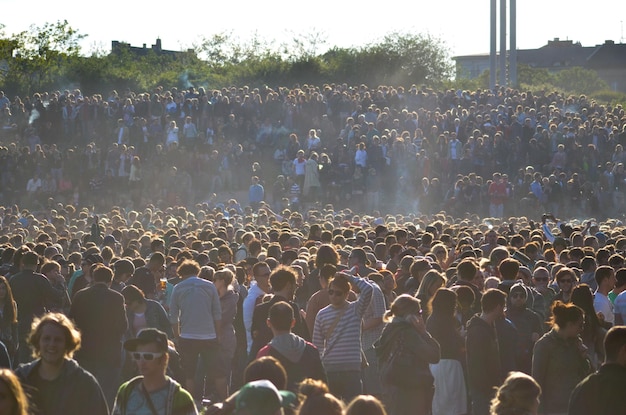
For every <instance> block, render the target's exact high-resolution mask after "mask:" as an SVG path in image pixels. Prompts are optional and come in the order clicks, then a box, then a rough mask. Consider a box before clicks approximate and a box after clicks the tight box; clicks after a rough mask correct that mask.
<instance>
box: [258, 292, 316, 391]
mask: <svg viewBox="0 0 626 415" xmlns="http://www.w3.org/2000/svg"><path fill="white" fill-rule="evenodd" d="M295 323H296V320H295V318H294V313H293V308H292V307H291V305H289V303H287V302H285V301H279V302H277V303H275V304H274V305H272V307H270V310H269V316H268V319H267V324H268V325H269V326H270V328H271V329H272V333H273V335H274V337H273V338H272V340H270V342H269V343H268V344H267V345H266V346H264V347H263V348H261V350H259V352H258V353H257V358H260V357H263V356H272V357H275V358H276V359H278V361H279V362H280V363H281V364H282V365H283V367H284V368H285V370H286V371H287V379H288V385H287V389H288V390H290V391H292V392H297V389H298V384H299V383H300V382H302V380H304V379H305V378H311V379H319V380H322V381H324V382H325V381H326V373H325V372H324V367H323V366H322V361H321V360H320V355H319V352H318V350H317V348H316V347H315V346H314V345H313V344H312V343H309V342H307V341H306V340H305V339H303V338H302V337H300V336H298V335H296V334H294V333H292V332H291V328H292V327H293V326H294V325H295Z"/></svg>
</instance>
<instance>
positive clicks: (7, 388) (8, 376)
mask: <svg viewBox="0 0 626 415" xmlns="http://www.w3.org/2000/svg"><path fill="white" fill-rule="evenodd" d="M0 383H1V384H2V385H3V386H0V395H4V399H5V400H7V401H8V403H7V404H8V405H7V406H8V408H11V410H10V412H8V413H9V414H10V415H27V414H28V413H29V412H28V399H27V398H26V394H25V393H24V389H22V384H21V383H20V380H19V379H18V377H17V376H16V375H15V373H13V371H11V370H10V369H0Z"/></svg>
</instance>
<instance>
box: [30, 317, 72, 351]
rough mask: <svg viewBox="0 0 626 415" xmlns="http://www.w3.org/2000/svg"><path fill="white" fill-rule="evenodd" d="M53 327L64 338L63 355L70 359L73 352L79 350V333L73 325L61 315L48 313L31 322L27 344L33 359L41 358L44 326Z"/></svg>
mask: <svg viewBox="0 0 626 415" xmlns="http://www.w3.org/2000/svg"><path fill="white" fill-rule="evenodd" d="M48 325H50V326H53V327H56V328H58V329H60V330H61V332H62V333H63V336H64V340H65V344H64V352H65V353H64V354H65V357H66V358H71V357H72V356H73V355H74V352H75V351H76V350H78V349H79V348H80V332H79V331H78V329H77V328H76V327H75V326H74V323H72V321H71V320H70V319H69V318H68V317H66V316H65V315H64V314H61V313H48V314H45V315H44V316H42V317H40V318H36V319H35V320H34V321H33V324H32V329H31V332H30V336H29V338H28V343H29V344H30V346H31V348H32V349H33V357H34V358H36V359H37V358H39V357H41V339H42V334H43V331H44V329H45V328H46V326H48Z"/></svg>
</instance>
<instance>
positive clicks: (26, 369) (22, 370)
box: [15, 359, 80, 379]
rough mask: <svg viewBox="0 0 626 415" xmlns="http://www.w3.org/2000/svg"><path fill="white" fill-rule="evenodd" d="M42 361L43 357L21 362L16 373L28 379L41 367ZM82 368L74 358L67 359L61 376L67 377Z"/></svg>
mask: <svg viewBox="0 0 626 415" xmlns="http://www.w3.org/2000/svg"><path fill="white" fill-rule="evenodd" d="M40 363H41V359H36V360H33V361H32V362H30V363H24V364H21V365H20V366H19V367H18V368H17V369H15V373H16V374H17V375H18V376H19V377H20V378H22V379H28V378H30V376H32V375H33V373H34V370H35V369H36V368H37V367H39V364H40ZM79 369H80V366H79V365H78V362H76V360H74V359H65V364H64V365H63V370H62V371H61V375H60V377H62V378H63V377H67V376H68V375H71V374H72V373H74V372H76V371H77V370H79Z"/></svg>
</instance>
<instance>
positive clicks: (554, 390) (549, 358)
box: [532, 300, 591, 414]
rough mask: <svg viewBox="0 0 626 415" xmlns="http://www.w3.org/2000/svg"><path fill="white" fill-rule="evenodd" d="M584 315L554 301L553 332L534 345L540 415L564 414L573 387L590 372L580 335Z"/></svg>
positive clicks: (577, 308)
mask: <svg viewBox="0 0 626 415" xmlns="http://www.w3.org/2000/svg"><path fill="white" fill-rule="evenodd" d="M584 319H585V315H584V312H583V310H582V309H581V308H580V307H578V306H576V305H574V304H565V303H563V302H561V301H558V300H557V301H555V303H554V305H553V306H552V318H551V319H550V323H551V325H552V329H551V330H550V331H549V332H548V333H546V334H544V335H543V336H542V337H541V338H540V339H539V340H538V341H537V343H535V348H534V351H533V368H532V377H533V378H535V380H536V381H537V383H539V385H540V386H541V390H542V391H543V395H542V398H541V406H540V413H545V414H560V413H566V412H567V407H568V403H569V397H570V395H571V393H572V391H573V390H574V388H575V387H576V385H577V384H578V383H579V382H580V381H581V380H583V378H585V376H587V375H588V374H589V373H590V371H591V366H590V364H589V361H588V358H587V348H586V347H585V346H584V344H583V342H582V339H581V338H580V334H581V333H582V330H583V326H584V321H585V320H584Z"/></svg>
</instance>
